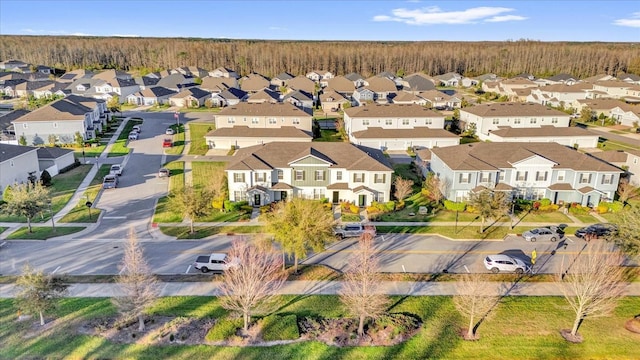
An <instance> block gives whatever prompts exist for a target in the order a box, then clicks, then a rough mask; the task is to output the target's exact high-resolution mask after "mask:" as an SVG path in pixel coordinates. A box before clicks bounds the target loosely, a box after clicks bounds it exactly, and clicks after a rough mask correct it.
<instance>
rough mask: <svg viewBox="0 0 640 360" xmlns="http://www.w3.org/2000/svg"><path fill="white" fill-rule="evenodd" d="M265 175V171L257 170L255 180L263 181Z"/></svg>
mask: <svg viewBox="0 0 640 360" xmlns="http://www.w3.org/2000/svg"><path fill="white" fill-rule="evenodd" d="M265 175H266V174H265V173H262V172H257V173H256V174H255V179H256V182H264V181H265V178H266V176H265Z"/></svg>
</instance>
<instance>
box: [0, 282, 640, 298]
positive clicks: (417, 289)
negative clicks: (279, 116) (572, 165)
mask: <svg viewBox="0 0 640 360" xmlns="http://www.w3.org/2000/svg"><path fill="white" fill-rule="evenodd" d="M381 285H382V292H383V293H385V294H387V295H411V296H451V295H456V294H457V290H456V289H458V288H459V287H460V285H459V283H457V282H454V281H451V282H448V281H440V282H437V281H436V282H433V281H431V282H426V281H425V282H415V281H383V282H382V283H381ZM485 286H486V287H488V288H491V289H494V290H495V293H496V294H497V295H507V296H562V293H561V292H560V289H559V288H558V286H557V285H556V283H553V282H542V283H541V282H518V283H515V284H514V283H507V282H486V285H485ZM341 287H342V283H341V282H339V281H287V282H285V284H284V286H283V287H282V289H280V291H278V294H282V295H337V294H338V291H339V290H340V289H341ZM160 288H161V290H160V296H217V295H220V294H221V292H220V282H165V283H160ZM15 293H16V287H15V286H14V284H2V285H0V297H2V298H12V297H14V296H15ZM122 294H123V293H122V291H121V289H120V287H119V285H118V284H113V283H106V284H103V283H100V284H72V285H71V286H70V287H69V293H68V295H67V296H68V297H114V296H120V295H122ZM625 295H626V296H640V283H638V282H634V283H630V284H628V285H627V288H626V290H625Z"/></svg>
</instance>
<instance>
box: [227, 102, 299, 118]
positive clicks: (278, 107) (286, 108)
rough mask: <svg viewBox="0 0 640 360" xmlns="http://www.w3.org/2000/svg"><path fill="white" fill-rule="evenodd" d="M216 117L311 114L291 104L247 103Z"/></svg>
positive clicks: (233, 106)
mask: <svg viewBox="0 0 640 360" xmlns="http://www.w3.org/2000/svg"><path fill="white" fill-rule="evenodd" d="M217 116H299V117H309V116H311V114H309V113H307V112H305V111H303V110H301V109H299V108H297V107H295V106H294V105H292V104H291V103H288V102H286V103H276V104H273V103H247V102H241V103H238V104H236V105H232V106H227V107H225V108H224V109H222V110H220V112H219V113H218V114H217V115H216V117H217Z"/></svg>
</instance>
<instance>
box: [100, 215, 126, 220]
mask: <svg viewBox="0 0 640 360" xmlns="http://www.w3.org/2000/svg"><path fill="white" fill-rule="evenodd" d="M126 218H127V217H126V216H103V217H102V219H104V220H122V219H126Z"/></svg>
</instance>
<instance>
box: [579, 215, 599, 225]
mask: <svg viewBox="0 0 640 360" xmlns="http://www.w3.org/2000/svg"><path fill="white" fill-rule="evenodd" d="M573 216H574V217H575V218H577V219H578V220H580V221H582V222H583V223H585V224H595V223H597V222H600V220H598V219H596V218H595V217H593V216H591V215H589V214H584V215H583V214H580V215H578V214H573Z"/></svg>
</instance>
